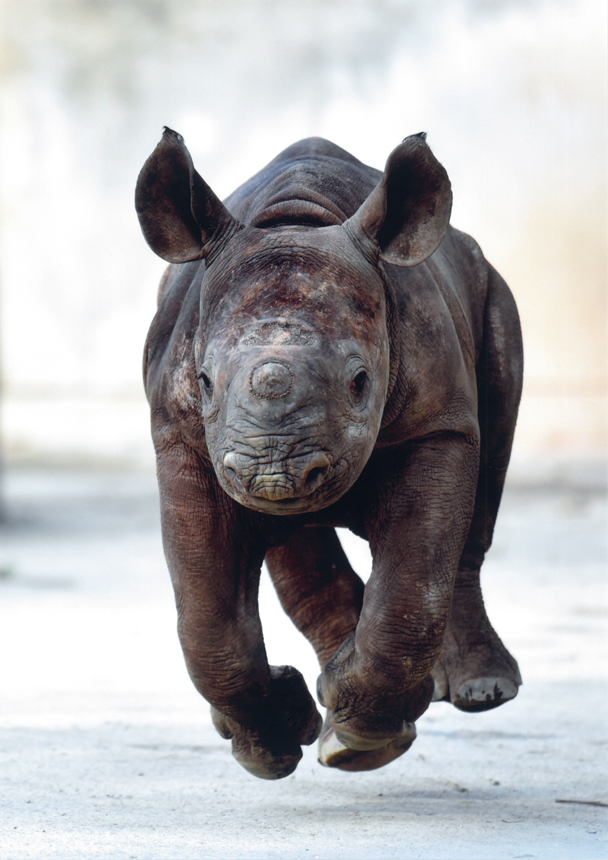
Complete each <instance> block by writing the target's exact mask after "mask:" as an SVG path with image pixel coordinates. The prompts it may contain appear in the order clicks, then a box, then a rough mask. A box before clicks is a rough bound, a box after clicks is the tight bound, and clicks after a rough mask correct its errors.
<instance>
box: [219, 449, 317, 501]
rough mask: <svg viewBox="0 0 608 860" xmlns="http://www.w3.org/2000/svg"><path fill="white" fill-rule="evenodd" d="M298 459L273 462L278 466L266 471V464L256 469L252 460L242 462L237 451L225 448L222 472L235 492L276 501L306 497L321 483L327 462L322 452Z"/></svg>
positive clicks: (249, 496)
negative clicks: (250, 461)
mask: <svg viewBox="0 0 608 860" xmlns="http://www.w3.org/2000/svg"><path fill="white" fill-rule="evenodd" d="M299 459H300V462H298V460H296V461H295V462H294V461H289V460H288V461H286V462H284V463H277V466H278V468H276V467H275V469H273V470H272V471H269V470H268V465H266V468H262V469H258V468H256V464H255V461H254V462H252V463H247V462H245V463H244V464H243V461H242V460H240V461H239V456H238V455H237V454H235V453H234V452H233V451H228V452H227V453H226V455H225V456H224V459H223V463H222V469H223V472H224V475H225V476H226V477H227V478H228V479H229V480H230V481H231V482H232V484H233V485H234V486H235V487H237V488H238V490H239V494H245V495H246V496H247V497H248V498H255V499H258V498H261V499H266V500H268V501H272V502H277V501H283V500H285V499H297V498H303V497H306V496H309V495H310V494H311V493H314V492H315V490H316V489H317V488H318V487H319V486H321V484H323V483H324V482H325V480H326V478H327V477H328V475H329V473H330V471H331V461H330V459H329V457H328V456H327V454H325V453H324V452H323V451H316V452H314V453H313V454H310V455H307V456H306V457H304V458H299ZM239 466H240V468H239ZM271 468H272V466H271Z"/></svg>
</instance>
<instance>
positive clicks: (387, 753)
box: [319, 711, 416, 771]
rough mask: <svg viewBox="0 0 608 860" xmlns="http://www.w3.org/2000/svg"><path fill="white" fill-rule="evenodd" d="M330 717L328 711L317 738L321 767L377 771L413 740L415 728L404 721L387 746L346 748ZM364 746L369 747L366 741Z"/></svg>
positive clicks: (405, 748) (407, 747)
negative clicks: (399, 730)
mask: <svg viewBox="0 0 608 860" xmlns="http://www.w3.org/2000/svg"><path fill="white" fill-rule="evenodd" d="M331 717H332V712H331V711H328V712H327V716H326V718H325V722H324V724H323V729H322V730H321V736H320V738H319V763H320V764H322V765H323V766H324V767H335V768H338V769H339V770H349V771H362V770H377V768H379V767H384V766H385V765H387V764H390V762H392V761H394V760H395V759H396V758H399V756H402V755H403V753H404V752H407V750H408V749H409V748H410V747H411V745H412V744H413V743H414V741H415V740H416V726H415V725H414V723H407V722H404V723H403V727H402V730H401V732H400V733H399V734H398V735H397V737H396V738H394V739H393V740H392V741H390V742H389V743H382V746H379V747H375V748H373V749H369V748H367V749H353V748H352V747H349V746H347V745H346V743H345V740H346V738H345V737H343V736H342V735H341V734H340V732H336V731H335V729H334V728H333V727H332V725H331ZM349 740H350V738H349ZM366 746H369V741H368V742H366Z"/></svg>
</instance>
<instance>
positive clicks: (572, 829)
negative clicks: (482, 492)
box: [0, 470, 608, 858]
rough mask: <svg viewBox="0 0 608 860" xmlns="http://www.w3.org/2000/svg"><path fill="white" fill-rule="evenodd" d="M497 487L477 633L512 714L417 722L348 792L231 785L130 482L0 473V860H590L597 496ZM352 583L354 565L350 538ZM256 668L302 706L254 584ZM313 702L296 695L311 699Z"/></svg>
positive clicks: (566, 489)
mask: <svg viewBox="0 0 608 860" xmlns="http://www.w3.org/2000/svg"><path fill="white" fill-rule="evenodd" d="M534 477H535V478H536V484H535V486H529V485H526V484H522V483H517V481H516V482H515V483H514V485H513V486H512V487H511V489H510V491H509V492H508V494H507V496H506V498H505V502H504V505H503V509H502V512H501V517H500V518H499V529H498V533H497V536H496V541H495V547H494V548H493V550H492V554H491V556H490V558H489V559H488V562H487V565H486V570H485V577H484V588H485V594H486V600H487V604H488V610H489V614H490V617H491V618H492V619H493V621H494V624H495V626H496V627H497V629H498V630H499V632H500V634H501V635H502V637H503V638H504V640H505V641H506V643H507V644H508V646H509V647H510V648H511V650H512V651H513V652H514V653H515V655H516V656H517V657H518V659H519V662H520V667H521V670H522V674H523V676H524V681H525V684H524V687H523V688H522V690H521V693H520V695H519V697H518V699H517V700H516V701H515V702H513V703H511V704H508V705H506V706H505V707H503V708H499V709H498V710H495V711H492V712H490V713H486V714H476V715H465V714H462V713H459V712H458V711H456V710H455V709H454V708H452V707H451V706H450V705H446V704H444V703H439V704H436V705H433V706H431V708H430V709H429V711H428V712H427V714H426V715H425V716H424V717H423V718H422V719H421V720H420V721H419V723H418V739H417V741H416V743H415V744H414V746H413V747H412V749H411V750H410V752H409V753H408V754H407V755H405V756H404V757H403V758H401V759H400V760H398V761H397V762H395V763H394V764H392V765H390V766H389V767H388V768H386V769H384V770H380V771H376V772H373V773H369V774H361V775H356V774H345V773H341V772H337V771H331V770H325V769H323V768H322V767H320V766H319V765H318V764H317V763H316V760H315V758H316V757H315V750H314V749H312V748H311V749H308V750H307V751H306V755H305V757H304V760H303V761H302V763H301V764H300V766H299V768H298V770H297V772H296V773H295V774H294V775H293V776H291V777H289V778H287V779H286V780H282V781H279V782H265V781H260V780H256V779H254V778H253V777H250V776H249V775H248V774H247V773H245V771H243V770H242V769H241V768H240V767H239V766H238V765H237V764H236V763H235V762H234V760H233V759H232V758H231V756H230V750H229V743H228V742H225V741H222V740H221V739H220V738H219V736H218V735H216V734H215V732H214V730H213V729H212V727H211V725H210V720H209V717H208V708H207V706H206V704H205V703H204V702H203V701H202V699H200V698H199V696H198V695H197V694H196V693H195V692H194V690H193V688H192V687H191V684H190V682H189V680H188V678H187V676H186V672H185V670H184V667H183V662H182V658H181V654H180V652H179V648H178V645H177V641H176V635H175V620H174V609H173V604H172V595H171V592H170V587H169V582H168V576H167V574H166V571H165V566H164V560H163V556H162V550H161V545H160V537H159V529H158V514H157V505H156V496H155V487H154V482H153V478H152V477H151V476H144V475H141V474H127V473H120V474H119V473H105V474H102V473H66V472H63V473H60V472H57V473H52V472H41V471H37V472H35V471H20V472H11V473H9V474H8V476H7V481H6V495H7V499H8V503H9V504H8V509H9V514H10V519H9V522H8V524H7V525H5V526H4V527H3V529H2V535H1V537H2V548H1V550H0V569H1V570H2V579H1V580H0V653H1V654H2V661H1V669H0V703H1V713H0V726H1V727H2V730H1V733H0V738H1V739H0V758H1V762H2V764H1V767H0V784H1V786H2V815H1V817H0V857H2V858H76V857H86V858H215V857H217V858H275V857H277V858H391V857H394V858H605V857H608V842H607V829H606V824H607V818H608V809H607V808H605V807H599V806H592V805H587V804H583V803H557V802H556V801H557V800H560V799H561V800H570V801H572V800H576V801H603V802H604V803H606V802H608V782H607V772H608V768H607V757H606V740H607V735H608V732H607V720H608V683H607V675H608V662H607V659H606V658H607V653H606V650H607V649H606V641H607V637H606V625H607V620H608V594H607V586H606V547H605V541H606V528H605V527H606V503H605V496H604V492H603V490H602V488H601V484H602V482H603V475H602V474H600V473H597V472H594V471H591V472H588V473H586V474H585V473H582V472H580V470H579V472H577V470H574V471H572V472H571V474H570V476H569V477H568V476H566V480H565V481H563V480H562V481H561V482H560V481H559V480H557V481H555V480H554V481H549V482H547V481H546V480H545V482H544V483H543V480H542V475H541V476H540V479H539V476H538V475H536V476H534ZM347 549H348V551H349V553H350V554H351V556H352V557H353V558H354V561H355V565H356V566H357V567H358V569H359V570H360V571H361V572H366V570H367V566H368V557H367V554H366V550H365V547H364V545H363V544H361V543H360V542H358V541H357V540H356V539H354V538H352V537H349V538H348V540H347ZM262 607H263V618H264V625H265V630H266V636H267V643H268V650H269V656H270V659H271V661H272V662H275V663H285V662H291V663H293V664H295V665H296V666H298V668H300V669H302V670H303V671H304V672H305V674H306V677H307V679H308V682H309V684H310V685H311V686H312V685H314V680H315V677H316V674H317V672H316V667H315V663H314V659H313V657H312V653H311V651H310V649H309V647H308V645H307V644H306V643H305V642H304V640H303V639H301V637H299V634H297V633H296V632H295V631H294V630H293V629H292V628H291V626H290V623H289V622H288V621H287V619H286V618H285V617H284V616H283V615H282V612H281V610H280V608H279V607H278V604H277V603H276V599H275V598H274V596H273V594H272V592H271V588H270V586H269V584H268V582H267V581H264V583H263V587H262ZM313 688H314V687H313Z"/></svg>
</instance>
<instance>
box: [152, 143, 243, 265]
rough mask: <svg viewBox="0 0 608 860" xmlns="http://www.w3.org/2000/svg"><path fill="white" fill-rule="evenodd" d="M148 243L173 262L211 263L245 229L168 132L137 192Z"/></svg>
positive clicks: (188, 154) (184, 150)
mask: <svg viewBox="0 0 608 860" xmlns="http://www.w3.org/2000/svg"><path fill="white" fill-rule="evenodd" d="M135 209H136V211H137V216H138V218H139V223H140V226H141V229H142V232H143V234H144V238H145V240H146V242H147V243H148V245H149V246H150V247H151V248H152V250H153V251H154V253H155V254H158V256H159V257H162V258H163V259H164V260H167V261H168V262H169V263H187V262H188V261H189V260H201V259H203V258H206V257H208V256H209V254H211V253H212V252H213V250H214V249H217V248H218V247H221V245H223V243H224V240H225V239H226V237H227V236H229V235H231V234H232V233H233V232H235V231H236V230H237V229H239V227H240V226H241V225H240V223H239V222H238V221H237V220H236V219H235V218H233V217H232V215H231V214H230V212H229V211H228V210H227V209H226V207H225V206H224V204H223V203H222V201H221V200H219V199H218V198H217V197H216V196H215V194H214V193H213V191H212V190H211V188H209V186H208V185H207V183H206V182H205V181H204V180H203V179H202V178H201V177H200V176H199V174H198V173H197V172H196V170H195V169H194V165H193V164H192V158H191V157H190V153H189V152H188V150H187V149H186V146H185V145H184V140H183V138H182V136H181V134H178V133H177V132H175V131H172V130H171V129H170V128H166V127H165V130H164V132H163V136H162V139H161V141H160V143H159V144H158V146H157V147H156V149H155V150H154V152H153V153H152V155H151V156H150V158H149V159H148V160H147V161H146V163H145V164H144V166H143V168H142V170H141V173H140V174H139V177H138V179H137V187H136V189H135Z"/></svg>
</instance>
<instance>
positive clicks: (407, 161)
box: [347, 132, 452, 266]
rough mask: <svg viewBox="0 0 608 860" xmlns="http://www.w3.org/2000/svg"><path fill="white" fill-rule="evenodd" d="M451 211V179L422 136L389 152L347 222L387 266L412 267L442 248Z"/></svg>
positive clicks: (415, 137) (406, 139) (409, 139)
mask: <svg viewBox="0 0 608 860" xmlns="http://www.w3.org/2000/svg"><path fill="white" fill-rule="evenodd" d="M451 210H452V190H451V185H450V180H449V179H448V175H447V173H446V171H445V169H444V168H443V167H442V165H441V164H440V163H439V162H438V161H437V159H436V158H435V156H434V155H433V153H432V152H431V150H430V147H429V146H428V144H427V143H426V134H425V133H424V132H421V133H420V134H413V135H411V136H410V137H406V138H405V140H404V141H403V143H401V144H400V145H399V146H398V147H397V148H396V149H394V150H393V151H392V152H391V154H390V156H389V158H388V161H387V162H386V168H385V170H384V176H383V178H382V181H381V182H380V184H379V185H377V186H376V188H375V189H374V190H373V191H372V193H371V194H370V195H369V197H368V198H367V200H365V201H364V202H363V203H362V204H361V206H360V207H359V209H358V210H357V212H355V214H354V215H353V217H352V218H351V219H350V220H349V221H348V222H347V223H348V226H349V229H350V230H351V231H352V232H353V233H354V234H355V235H356V236H358V238H359V240H363V242H364V243H365V242H367V243H369V240H370V239H371V240H372V241H373V242H374V243H375V245H376V246H377V248H378V249H379V251H380V254H381V256H382V257H383V258H384V259H385V260H387V261H388V262H389V263H394V264H396V265H397V266H416V265H418V263H422V262H423V261H424V260H426V259H427V257H430V255H431V254H432V253H433V251H435V250H436V249H437V248H438V247H439V245H440V244H441V240H442V239H443V237H444V235H445V232H446V230H447V228H448V224H449V221H450V212H451Z"/></svg>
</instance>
